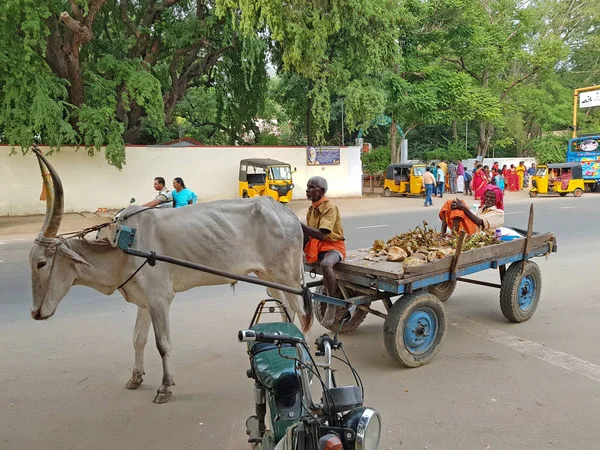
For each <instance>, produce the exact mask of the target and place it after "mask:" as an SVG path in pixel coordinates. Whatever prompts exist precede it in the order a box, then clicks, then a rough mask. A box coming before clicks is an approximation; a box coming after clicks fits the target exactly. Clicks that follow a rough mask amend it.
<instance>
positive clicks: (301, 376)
mask: <svg viewBox="0 0 600 450" xmlns="http://www.w3.org/2000/svg"><path fill="white" fill-rule="evenodd" d="M265 308H266V310H265ZM266 312H268V313H279V314H281V315H282V318H284V319H285V320H284V321H281V322H271V323H259V320H260V318H261V316H263V314H265V313H266ZM351 314H352V312H351V311H350V310H349V311H348V312H347V313H346V315H345V316H344V317H343V319H342V321H341V323H340V327H339V329H338V331H337V332H336V333H335V335H334V337H333V338H331V337H330V336H329V335H327V334H324V335H322V336H320V337H318V338H317V340H316V342H315V345H316V348H317V352H316V354H315V355H316V356H319V357H323V358H324V362H322V363H316V362H315V360H314V358H313V357H312V355H311V353H310V349H309V346H308V345H307V343H306V342H305V341H304V336H303V335H302V332H301V331H300V330H299V329H298V328H297V327H296V326H295V325H294V324H293V323H292V320H291V318H290V316H289V314H288V313H287V310H286V308H285V306H283V304H281V302H279V301H278V300H275V299H268V300H262V301H261V302H260V303H259V305H258V306H257V308H256V311H255V313H254V316H253V318H252V321H251V323H250V327H249V329H247V330H241V331H239V333H238V340H239V341H240V342H245V343H247V347H248V355H249V358H250V369H249V370H248V371H247V374H246V375H247V376H248V378H251V379H253V380H254V402H255V408H256V409H255V411H256V414H255V415H253V416H250V417H249V418H248V420H247V421H246V429H247V430H246V433H247V434H248V442H249V443H250V444H251V447H252V449H253V450H376V449H377V448H378V446H379V439H380V435H381V417H380V415H379V413H378V412H377V411H376V410H374V409H372V408H368V407H364V406H363V403H364V388H363V385H362V381H361V379H360V377H359V376H358V373H357V372H356V370H355V369H354V368H353V367H352V365H351V364H350V361H349V360H348V357H347V355H346V353H345V351H344V347H343V344H342V342H340V341H339V340H338V333H339V330H340V329H341V328H342V326H343V325H344V324H345V323H346V322H347V321H348V320H349V319H350V318H351V317H352V316H351ZM335 351H341V352H342V354H343V356H344V359H342V358H339V357H337V356H333V352H335ZM333 358H335V359H337V360H339V361H341V362H343V363H345V364H346V365H347V366H348V367H349V369H350V371H351V372H352V374H353V376H354V380H355V382H356V385H353V386H338V385H337V382H336V379H335V374H334V370H333V367H332V359H333ZM320 369H321V370H320ZM323 374H324V376H322V375H323ZM314 380H317V381H318V383H319V384H320V385H321V387H322V390H323V392H322V396H321V399H320V400H321V401H320V402H319V403H316V402H314V401H313V397H312V393H311V388H310V385H311V383H312V381H314ZM267 411H268V413H269V414H268V419H269V425H270V427H269V428H267V420H266V419H267Z"/></svg>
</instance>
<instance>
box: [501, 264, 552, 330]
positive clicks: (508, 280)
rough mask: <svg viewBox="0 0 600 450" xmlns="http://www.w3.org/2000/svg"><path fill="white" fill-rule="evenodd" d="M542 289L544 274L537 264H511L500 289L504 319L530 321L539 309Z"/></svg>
mask: <svg viewBox="0 0 600 450" xmlns="http://www.w3.org/2000/svg"><path fill="white" fill-rule="evenodd" d="M523 264H525V267H524V268H523ZM541 289H542V273H541V271H540V268H539V267H538V265H537V264H536V263H534V262H531V261H525V262H523V261H519V262H516V263H514V264H511V266H510V267H509V268H508V270H507V271H506V275H505V276H504V280H503V281H502V286H501V288H500V308H501V309H502V314H503V315H504V317H506V318H507V319H508V320H510V321H511V322H525V321H526V320H529V319H530V318H531V316H533V313H535V310H536V309H537V307H538V303H539V301H540V294H541Z"/></svg>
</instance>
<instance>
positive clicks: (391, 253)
mask: <svg viewBox="0 0 600 450" xmlns="http://www.w3.org/2000/svg"><path fill="white" fill-rule="evenodd" d="M406 258H408V254H407V253H406V251H405V250H404V249H403V248H400V247H395V246H393V247H390V249H389V250H388V257H387V260H388V261H399V262H401V261H404V260H405V259H406Z"/></svg>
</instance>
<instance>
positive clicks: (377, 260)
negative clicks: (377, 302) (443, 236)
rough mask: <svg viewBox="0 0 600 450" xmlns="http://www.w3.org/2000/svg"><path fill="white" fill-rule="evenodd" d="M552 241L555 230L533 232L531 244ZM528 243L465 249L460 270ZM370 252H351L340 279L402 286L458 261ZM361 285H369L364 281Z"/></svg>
mask: <svg viewBox="0 0 600 450" xmlns="http://www.w3.org/2000/svg"><path fill="white" fill-rule="evenodd" d="M548 242H551V243H552V246H553V247H554V248H555V245H556V238H555V237H554V235H553V234H552V233H545V234H538V235H533V236H531V239H530V243H529V248H530V251H534V250H536V249H539V250H538V252H543V251H544V248H545V247H546V243H548ZM525 246H526V240H525V239H516V240H514V241H509V242H502V243H500V244H495V245H491V246H488V247H482V248H478V249H472V250H468V251H465V252H462V254H461V257H460V261H459V263H458V267H457V269H462V268H464V267H468V266H472V265H476V264H480V263H483V262H488V261H496V260H499V259H502V258H506V257H508V256H512V255H518V254H521V255H522V254H523V253H524V252H525ZM369 251H370V249H360V250H353V251H350V252H349V253H348V255H347V258H346V260H345V261H343V262H340V263H338V264H336V266H335V272H336V275H337V276H338V278H339V279H341V280H345V281H348V282H353V281H354V280H356V277H357V276H359V277H360V276H363V277H365V279H366V280H365V281H367V280H368V279H370V280H375V278H385V279H388V280H389V281H390V282H392V283H394V284H398V285H399V284H405V283H411V282H414V281H416V280H421V279H424V278H427V277H429V276H436V275H439V274H442V273H448V272H449V271H450V269H451V266H452V262H453V260H454V258H452V257H446V258H444V259H440V260H438V261H433V262H429V263H426V264H423V265H421V266H417V267H404V265H403V264H402V263H400V262H392V261H387V260H386V259H385V256H384V257H378V256H374V255H371V254H370V253H369ZM365 257H369V258H372V259H373V261H370V260H367V259H365ZM307 270H308V271H310V270H314V271H315V272H316V273H320V270H319V267H318V265H307ZM359 284H361V285H365V284H364V283H359Z"/></svg>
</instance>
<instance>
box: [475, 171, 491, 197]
mask: <svg viewBox="0 0 600 450" xmlns="http://www.w3.org/2000/svg"><path fill="white" fill-rule="evenodd" d="M487 184H488V179H487V175H486V173H485V172H484V171H483V169H482V168H481V166H479V168H478V169H477V171H476V172H475V174H474V175H473V193H474V194H475V200H479V199H482V198H483V194H484V192H485V187H486V186H487Z"/></svg>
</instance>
